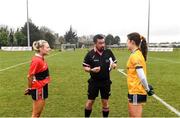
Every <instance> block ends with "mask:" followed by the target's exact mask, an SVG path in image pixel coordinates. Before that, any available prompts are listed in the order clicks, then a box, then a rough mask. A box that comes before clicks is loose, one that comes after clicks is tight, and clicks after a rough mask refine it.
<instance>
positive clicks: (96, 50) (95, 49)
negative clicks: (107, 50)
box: [94, 47, 104, 55]
mask: <svg viewBox="0 0 180 118" xmlns="http://www.w3.org/2000/svg"><path fill="white" fill-rule="evenodd" d="M94 52H97V53H98V54H99V55H102V54H103V52H104V51H103V52H99V51H98V49H97V48H96V47H94Z"/></svg>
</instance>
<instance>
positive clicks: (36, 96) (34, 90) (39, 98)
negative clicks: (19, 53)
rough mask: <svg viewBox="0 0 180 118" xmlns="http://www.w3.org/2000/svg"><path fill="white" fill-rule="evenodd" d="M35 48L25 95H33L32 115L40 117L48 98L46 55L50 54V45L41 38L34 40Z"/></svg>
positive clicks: (48, 79) (48, 78)
mask: <svg viewBox="0 0 180 118" xmlns="http://www.w3.org/2000/svg"><path fill="white" fill-rule="evenodd" d="M33 49H34V50H35V52H36V53H35V55H34V56H33V58H32V61H31V64H30V68H29V73H28V88H27V89H26V90H25V95H31V96H32V99H33V109H32V117H40V115H41V112H42V110H43V108H44V106H45V99H46V98H48V83H49V82H50V76H49V70H48V65H47V63H46V61H45V60H44V56H46V55H48V54H49V51H50V47H49V44H48V42H47V41H45V40H39V41H35V42H33Z"/></svg>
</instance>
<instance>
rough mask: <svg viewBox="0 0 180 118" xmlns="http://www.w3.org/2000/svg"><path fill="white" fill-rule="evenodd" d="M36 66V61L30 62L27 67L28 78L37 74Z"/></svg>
mask: <svg viewBox="0 0 180 118" xmlns="http://www.w3.org/2000/svg"><path fill="white" fill-rule="evenodd" d="M38 65H39V62H38V61H36V60H32V62H31V64H30V67H29V73H28V77H30V76H32V75H35V74H36V73H37V70H38Z"/></svg>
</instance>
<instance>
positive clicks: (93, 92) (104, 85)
mask: <svg viewBox="0 0 180 118" xmlns="http://www.w3.org/2000/svg"><path fill="white" fill-rule="evenodd" d="M88 83H89V85H88V99H89V100H95V99H96V97H98V94H99V91H100V94H101V99H109V96H110V95H111V93H110V92H111V84H112V82H111V80H106V81H95V80H93V79H89V80H88Z"/></svg>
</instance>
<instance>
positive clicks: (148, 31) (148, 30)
mask: <svg viewBox="0 0 180 118" xmlns="http://www.w3.org/2000/svg"><path fill="white" fill-rule="evenodd" d="M150 5H151V2H150V0H148V29H147V42H148V45H149V33H150V10H151V9H150V7H151V6H150Z"/></svg>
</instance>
